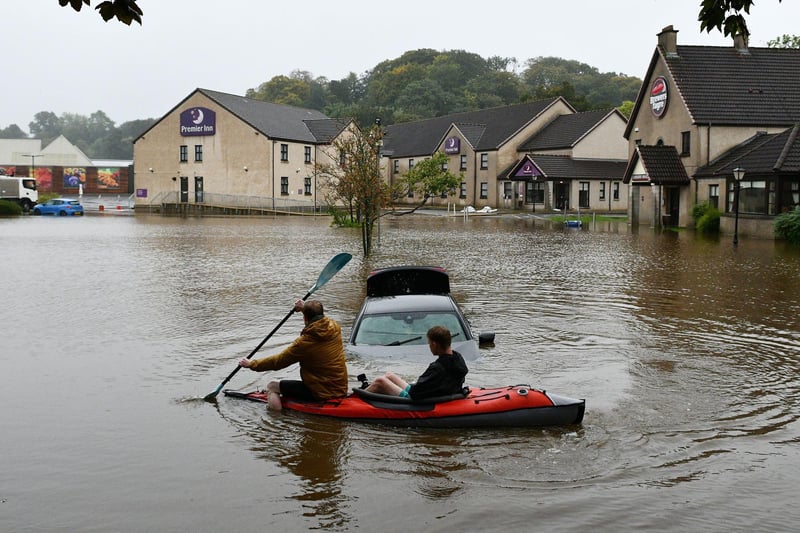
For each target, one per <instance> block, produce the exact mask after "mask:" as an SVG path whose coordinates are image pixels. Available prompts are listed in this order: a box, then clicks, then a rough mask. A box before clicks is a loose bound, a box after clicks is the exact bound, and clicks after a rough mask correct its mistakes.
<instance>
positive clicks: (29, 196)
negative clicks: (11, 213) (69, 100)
mask: <svg viewBox="0 0 800 533" xmlns="http://www.w3.org/2000/svg"><path fill="white" fill-rule="evenodd" d="M0 200H8V201H11V202H15V203H18V204H19V205H20V206H21V207H22V210H23V211H25V212H26V213H27V212H28V211H30V210H31V209H33V206H34V205H36V202H38V201H39V191H37V190H36V180H35V179H34V178H29V177H27V176H20V177H16V176H0Z"/></svg>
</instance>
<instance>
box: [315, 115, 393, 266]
mask: <svg viewBox="0 0 800 533" xmlns="http://www.w3.org/2000/svg"><path fill="white" fill-rule="evenodd" d="M382 137H383V130H382V129H381V127H380V124H378V123H376V124H375V125H373V126H372V127H371V128H369V129H367V130H363V129H361V128H358V127H357V126H356V127H352V128H350V129H349V130H348V133H347V134H344V135H340V136H339V137H338V138H337V139H335V140H334V141H333V143H332V145H331V148H329V149H328V150H326V151H327V155H328V158H329V159H330V161H331V163H321V164H317V165H316V172H317V173H318V175H319V176H320V178H321V181H322V184H323V186H324V187H325V188H326V189H327V190H328V191H329V197H328V198H327V201H328V203H329V204H331V205H343V206H345V208H346V209H347V211H348V213H349V215H350V220H351V221H352V222H355V223H356V224H358V225H359V226H360V227H361V244H362V249H363V252H364V256H365V257H366V256H368V255H370V253H371V252H372V235H373V232H374V227H375V222H376V221H377V220H378V218H379V217H380V215H381V211H382V209H383V207H385V206H386V203H387V201H388V199H389V187H388V185H387V184H386V182H385V181H384V180H383V179H382V178H381V175H380V169H379V163H380V160H379V153H380V146H381V142H382Z"/></svg>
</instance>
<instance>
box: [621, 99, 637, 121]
mask: <svg viewBox="0 0 800 533" xmlns="http://www.w3.org/2000/svg"><path fill="white" fill-rule="evenodd" d="M635 106H636V102H634V101H633V100H625V101H624V102H622V104H621V105H619V106H617V110H618V111H619V112H620V113H622V115H623V116H624V117H625V118H627V119H630V118H631V115H632V114H633V108H634V107H635Z"/></svg>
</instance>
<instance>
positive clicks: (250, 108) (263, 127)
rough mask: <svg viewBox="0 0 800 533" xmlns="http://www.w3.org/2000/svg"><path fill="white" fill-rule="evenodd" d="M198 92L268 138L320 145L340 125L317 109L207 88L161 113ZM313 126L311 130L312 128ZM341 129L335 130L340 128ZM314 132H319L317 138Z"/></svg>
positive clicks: (337, 121)
mask: <svg viewBox="0 0 800 533" xmlns="http://www.w3.org/2000/svg"><path fill="white" fill-rule="evenodd" d="M196 93H200V94H203V95H205V96H206V97H208V98H209V99H211V100H213V101H214V102H216V103H217V104H219V105H220V106H221V107H223V108H225V109H226V110H227V111H229V112H230V113H232V114H234V115H236V116H237V117H239V118H240V119H241V120H242V121H244V122H246V123H247V124H249V125H250V126H252V127H253V129H255V130H257V131H258V132H259V133H261V134H262V135H264V136H266V137H269V138H271V139H280V140H285V141H295V142H304V143H308V144H321V143H327V142H329V141H330V132H331V131H332V130H333V129H335V128H336V127H337V126H339V125H340V124H341V121H339V120H338V119H329V118H328V117H327V116H325V114H324V113H322V112H321V111H317V110H315V109H305V108H302V107H293V106H288V105H282V104H274V103H272V102H264V101H262V100H255V99H253V98H246V97H244V96H237V95H235V94H228V93H221V92H219V91H212V90H210V89H195V90H194V91H192V92H191V94H189V95H188V96H187V97H186V98H184V99H183V100H181V101H180V102H179V103H178V105H176V106H175V107H173V108H172V109H170V110H169V111H168V112H167V113H166V114H165V115H164V116H166V115H168V114H169V113H172V112H173V111H175V110H176V109H178V108H179V107H181V106H182V105H183V104H184V103H185V102H186V101H187V100H188V99H189V98H191V97H192V96H193V95H194V94H196ZM307 121H330V122H331V123H330V124H329V125H327V126H324V127H323V126H322V125H319V124H315V125H313V126H309V124H307ZM160 122H161V120H158V121H156V122H155V123H154V124H153V125H151V126H150V127H149V128H148V129H147V130H146V131H144V132H142V133H141V134H139V136H138V137H137V138H136V139H135V140H134V143H135V142H136V141H138V140H139V139H141V138H142V137H144V136H145V135H146V134H147V133H148V132H149V131H150V130H152V129H153V128H155V127H156V126H157V125H158V124H159V123H160ZM312 128H313V131H312ZM341 129H342V128H340V129H339V131H341ZM315 133H317V134H319V135H320V137H319V138H317V136H316V135H315Z"/></svg>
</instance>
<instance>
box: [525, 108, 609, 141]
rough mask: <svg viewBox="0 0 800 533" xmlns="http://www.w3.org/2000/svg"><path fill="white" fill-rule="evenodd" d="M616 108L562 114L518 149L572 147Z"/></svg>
mask: <svg viewBox="0 0 800 533" xmlns="http://www.w3.org/2000/svg"><path fill="white" fill-rule="evenodd" d="M613 112H614V110H613V109H612V110H609V109H604V110H598V111H584V112H582V113H573V114H571V115H560V116H558V117H556V119H555V120H553V121H552V122H551V123H550V124H548V125H547V126H545V128H544V129H542V131H540V132H538V133H535V134H534V135H532V136H531V137H530V138H529V139H528V140H526V141H525V142H524V143H522V144H521V145H520V147H519V148H518V149H517V150H518V151H519V152H532V151H536V150H556V149H559V148H572V147H573V146H575V144H576V143H577V142H578V141H579V140H580V139H581V138H583V136H584V135H586V133H588V132H589V131H591V130H592V129H593V128H594V127H595V126H597V125H598V124H599V123H600V122H602V121H603V120H604V119H605V118H606V117H607V116H608V115H609V114H610V113H613Z"/></svg>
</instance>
